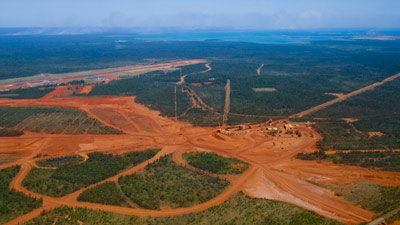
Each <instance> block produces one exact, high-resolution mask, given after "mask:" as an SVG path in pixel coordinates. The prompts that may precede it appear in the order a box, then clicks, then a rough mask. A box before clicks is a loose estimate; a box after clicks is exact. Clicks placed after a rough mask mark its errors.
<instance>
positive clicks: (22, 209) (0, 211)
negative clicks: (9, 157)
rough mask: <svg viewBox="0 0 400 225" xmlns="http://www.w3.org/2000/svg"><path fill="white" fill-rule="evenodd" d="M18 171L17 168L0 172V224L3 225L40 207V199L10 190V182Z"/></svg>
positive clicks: (9, 168) (18, 168)
mask: <svg viewBox="0 0 400 225" xmlns="http://www.w3.org/2000/svg"><path fill="white" fill-rule="evenodd" d="M19 170H20V167H19V166H14V167H8V168H6V169H2V170H0V224H4V223H6V222H7V221H10V220H12V219H14V218H17V217H19V216H21V215H23V214H26V213H28V212H30V211H32V210H34V209H36V208H39V207H40V206H41V205H42V200H41V199H36V198H31V197H28V196H26V195H25V194H23V193H21V192H16V191H14V190H10V188H9V185H10V183H11V180H12V179H13V178H14V177H15V176H16V175H17V173H18V171H19Z"/></svg>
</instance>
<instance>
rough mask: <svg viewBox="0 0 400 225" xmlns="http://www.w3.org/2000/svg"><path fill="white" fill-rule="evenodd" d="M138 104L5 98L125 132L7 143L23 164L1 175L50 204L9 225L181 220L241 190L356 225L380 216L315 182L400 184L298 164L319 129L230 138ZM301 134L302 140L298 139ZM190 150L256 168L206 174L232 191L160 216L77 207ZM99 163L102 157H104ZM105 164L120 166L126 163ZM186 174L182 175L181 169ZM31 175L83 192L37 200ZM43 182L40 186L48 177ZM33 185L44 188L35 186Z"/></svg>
mask: <svg viewBox="0 0 400 225" xmlns="http://www.w3.org/2000/svg"><path fill="white" fill-rule="evenodd" d="M134 100H135V98H134V97H92V98H86V97H80V98H72V97H60V98H41V99H29V100H12V99H0V105H1V106H7V107H26V106H31V105H37V106H52V107H68V108H75V109H79V110H82V111H85V112H86V113H87V115H88V116H90V117H92V118H94V119H96V120H97V121H99V123H100V122H101V123H102V124H104V125H105V126H108V127H111V128H113V129H116V130H122V131H123V132H124V134H121V135H86V134H82V135H77V136H70V135H66V134H56V135H50V134H45V133H30V132H29V133H26V134H24V135H22V136H21V137H5V138H2V139H0V149H2V152H7V149H10V148H12V149H13V151H16V152H21V153H24V154H23V156H22V157H21V158H20V159H18V160H16V161H13V162H7V163H4V164H2V165H0V169H2V168H7V167H10V166H13V165H21V170H20V172H19V173H18V174H17V176H16V177H15V179H13V180H12V182H11V184H10V188H12V189H14V190H17V191H21V192H24V193H25V194H28V195H31V196H33V197H38V198H42V199H43V207H42V208H40V209H38V210H34V211H32V212H31V213H28V214H26V215H24V216H21V217H18V218H16V219H15V220H12V221H10V224H16V223H18V222H25V221H28V220H30V219H32V218H34V217H37V216H39V215H40V213H41V211H42V210H43V209H46V210H49V209H54V208H57V207H59V206H61V205H66V206H70V207H86V208H89V209H98V210H103V211H108V212H114V213H120V214H127V215H136V216H153V217H165V216H177V215H183V214H189V213H195V212H200V211H203V210H206V209H209V208H211V207H214V206H218V205H220V204H222V203H223V202H225V201H227V200H228V201H229V199H230V198H231V197H232V196H235V194H237V193H238V192H240V191H243V192H244V193H245V194H246V195H249V196H251V197H255V198H266V199H273V200H279V201H285V202H288V203H291V204H295V205H297V206H300V207H302V208H305V209H308V210H312V211H314V212H317V213H318V214H321V215H323V216H326V217H329V218H332V219H335V220H338V221H341V222H344V223H347V224H357V223H360V222H363V221H370V220H372V219H373V218H374V215H375V214H374V213H373V212H371V211H368V210H365V209H362V208H360V207H359V206H356V205H353V204H351V203H350V202H348V201H346V200H345V199H343V198H341V197H338V196H335V195H334V193H333V192H332V191H329V190H326V189H324V188H322V187H319V186H317V185H314V184H313V183H318V184H321V185H329V184H344V183H349V182H352V181H369V182H372V183H376V184H380V185H392V186H396V185H397V186H398V185H400V174H399V173H398V172H389V171H376V170H369V169H365V168H360V167H353V166H342V165H336V164H333V163H330V162H313V161H311V162H305V161H302V160H297V159H295V156H296V155H297V154H298V153H302V152H313V151H315V150H316V149H317V146H316V143H317V142H318V141H319V140H320V139H321V137H320V136H319V134H318V133H317V132H315V130H313V128H311V127H309V126H306V125H305V124H304V123H297V124H293V125H291V127H290V128H289V125H288V124H287V122H286V121H274V122H273V125H272V126H270V127H269V126H268V125H266V124H265V123H262V124H257V125H252V126H246V127H242V128H234V129H231V130H229V129H226V128H228V127H222V128H221V129H222V130H224V132H221V133H217V132H216V129H215V128H210V127H193V126H191V125H190V124H188V123H183V122H176V121H174V120H171V119H168V118H166V117H162V116H160V115H159V112H157V111H152V110H149V109H148V108H146V107H144V106H143V105H140V104H137V103H135V101H134ZM53 116H54V115H53ZM54 117H55V116H54ZM44 118H46V117H44ZM133 127H134V128H135V129H133ZM268 128H271V129H272V128H276V129H277V132H276V133H273V132H267V131H268ZM149 129H153V131H152V132H149ZM89 130H90V129H89ZM279 131H282V132H279ZM296 132H299V133H301V135H296ZM149 147H159V148H162V150H161V151H160V152H158V153H157V154H155V155H153V156H152V157H151V158H149V159H148V160H146V161H143V162H138V164H136V166H133V167H131V168H129V169H127V168H126V167H120V166H116V165H110V168H115V169H116V170H113V171H108V170H104V168H103V169H102V170H97V169H95V170H93V169H92V170H90V169H89V170H88V171H101V173H100V172H99V173H98V174H96V176H95V177H93V176H86V175H88V174H87V173H82V172H79V173H77V172H76V171H84V170H82V169H83V168H84V167H85V168H86V167H87V168H92V167H91V166H88V164H91V163H90V162H91V161H90V160H91V157H90V156H92V155H91V154H90V153H91V152H96V153H92V154H100V153H97V152H102V153H112V155H108V156H107V157H108V158H113V159H114V158H116V159H117V158H118V159H119V158H123V157H122V156H120V155H121V154H124V153H126V152H130V151H141V150H143V149H145V148H149ZM8 151H9V150H8ZM187 151H192V152H204V151H207V152H215V153H217V154H219V155H224V156H226V157H229V158H237V159H239V160H241V161H243V162H246V163H248V164H249V165H250V167H249V168H248V169H247V170H246V171H245V172H244V173H243V174H240V175H214V176H210V175H208V174H202V175H201V176H208V177H209V178H210V179H211V178H213V179H226V180H228V181H229V182H230V183H231V185H230V186H229V187H227V188H226V189H225V190H224V191H223V192H222V193H220V194H218V195H216V196H215V198H210V197H209V198H204V199H203V201H197V202H196V201H195V202H196V203H195V205H191V204H187V202H185V204H182V205H172V207H178V208H175V209H172V208H169V207H163V206H164V205H162V204H160V210H148V209H141V208H127V207H121V206H110V205H103V204H99V203H88V202H80V201H78V197H79V196H80V195H81V194H82V193H84V191H86V190H90V189H91V188H94V187H96V186H98V185H101V184H103V183H107V182H114V183H115V182H118V181H119V180H120V179H123V177H130V176H132V175H133V174H135V173H136V174H135V175H137V174H140V173H141V171H143V169H144V170H146V169H145V168H151V167H152V165H153V166H154V165H157V160H162V159H165V157H164V158H163V156H165V155H167V154H173V155H172V160H173V161H175V162H176V163H177V164H178V165H180V164H181V163H182V162H181V161H180V160H181V159H182V154H183V153H184V152H187ZM71 155H86V156H89V157H88V159H87V160H86V161H84V162H83V163H80V164H78V165H74V166H73V167H71V168H74V169H71V170H73V171H75V172H74V173H71V171H66V172H63V171H61V172H58V173H59V174H58V175H54V176H53V174H55V173H56V172H55V171H60V170H65V167H62V166H61V167H57V169H55V170H54V169H50V168H46V169H44V168H37V163H36V161H41V160H44V159H49V158H55V157H65V156H71ZM107 157H106V158H107ZM84 158H85V157H84ZM99 158H101V157H100V155H99ZM108 158H107V159H108ZM92 159H93V157H92ZM100 161H102V160H100ZM105 161H107V162H108V161H110V162H114V161H119V160H105ZM122 161H123V160H122ZM171 162H172V161H170V162H168V163H171ZM39 164H40V163H39ZM96 165H98V164H96ZM178 165H175V166H178ZM178 167H179V166H178ZM76 168H79V169H76ZM172 168H173V167H172ZM179 168H180V169H183V168H182V167H179ZM124 169H125V170H124ZM155 170H156V169H155ZM183 170H184V169H183ZM103 172H104V173H103ZM186 172H187V171H186ZM192 172H193V171H191V172H190V173H192ZM32 173H36V174H39V175H40V176H42V177H52V176H53V177H52V179H55V178H57V179H58V180H64V181H65V180H71V179H72V180H74V179H75V180H78V181H79V182H81V183H79V182H76V183H79V185H78V189H79V190H78V189H76V188H72V189H71V191H70V194H66V195H65V194H64V193H62V194H60V193H58V192H57V193H56V194H50V195H53V196H63V197H50V196H48V192H47V191H37V190H34V189H32V190H34V191H36V192H40V193H42V194H38V193H35V192H33V191H31V190H28V189H27V188H25V187H24V185H22V184H24V182H25V183H26V182H28V181H29V179H31V178H32ZM51 173H52V174H51ZM28 174H31V175H28ZM154 174H157V173H154ZM154 174H142V175H143V176H144V180H145V181H146V182H144V183H151V182H147V180H146V177H151V176H150V175H154ZM39 175H38V176H36V177H35V176H33V178H35V179H36V178H37V177H39V178H40V176H39ZM73 175H77V176H73ZM84 175H85V176H86V177H85V176H84ZM27 176H28V177H27ZM71 176H73V177H71ZM86 178H90V179H86ZM35 179H31V181H32V180H33V181H35ZM46 179H47V178H46ZM36 180H37V181H39V180H41V178H40V179H36ZM82 182H83V183H82ZM49 184H51V183H49ZM33 186H34V187H38V186H36V185H33ZM82 187H84V188H82ZM75 189H76V191H75ZM101 190H103V188H102V189H101ZM106 190H107V191H109V189H108V187H107V188H105V191H106ZM114 190H115V189H114ZM125 192H126V191H125ZM86 193H87V192H86ZM45 194H46V195H45ZM213 197H214V196H213ZM132 200H133V199H132ZM107 202H108V200H107ZM167 205H168V204H167ZM168 206H170V205H168ZM170 207H171V206H170ZM179 207H183V208H179Z"/></svg>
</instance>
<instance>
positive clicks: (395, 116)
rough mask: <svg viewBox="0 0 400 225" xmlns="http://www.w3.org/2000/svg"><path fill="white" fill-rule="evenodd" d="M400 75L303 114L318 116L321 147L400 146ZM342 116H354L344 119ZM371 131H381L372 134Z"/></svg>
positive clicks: (386, 147) (375, 147)
mask: <svg viewBox="0 0 400 225" xmlns="http://www.w3.org/2000/svg"><path fill="white" fill-rule="evenodd" d="M399 97H400V79H395V80H393V81H391V82H388V83H386V84H384V85H382V86H379V87H376V88H375V89H373V90H371V91H367V92H364V93H362V94H360V95H357V96H354V97H352V98H350V99H347V100H346V101H343V102H340V103H337V104H335V105H333V106H330V107H328V108H326V109H323V110H321V111H318V112H315V113H313V114H311V115H309V116H308V118H302V120H313V118H322V120H316V122H317V124H316V125H315V126H316V128H317V130H318V131H319V132H320V133H321V134H322V135H323V137H324V139H323V140H322V141H320V143H319V144H320V146H321V148H322V149H338V150H341V149H397V148H400V114H399V113H400V102H399V101H398V98H399ZM342 118H351V119H352V121H353V122H345V121H343V120H340V119H342ZM368 132H381V133H382V134H381V136H370V135H369V133H368Z"/></svg>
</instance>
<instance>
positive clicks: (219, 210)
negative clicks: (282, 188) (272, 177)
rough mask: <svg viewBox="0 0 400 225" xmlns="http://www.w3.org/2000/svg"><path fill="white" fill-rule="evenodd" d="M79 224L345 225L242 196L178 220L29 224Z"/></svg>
mask: <svg viewBox="0 0 400 225" xmlns="http://www.w3.org/2000/svg"><path fill="white" fill-rule="evenodd" d="M56 220H57V222H56V225H59V224H65V225H69V224H71V225H72V224H77V223H78V221H80V222H82V223H84V224H88V225H98V224H132V225H133V224H137V225H141V224H143V225H144V224H146V225H155V224H159V225H167V224H175V225H197V224H215V225H223V224H233V225H242V224H280V225H289V224H296V225H339V224H341V223H339V222H337V221H334V220H331V219H327V218H325V217H323V216H320V215H318V214H316V213H314V212H312V211H307V210H305V209H302V208H300V207H297V206H294V205H290V204H288V203H284V202H279V201H272V200H264V199H253V198H250V197H247V196H246V195H244V194H243V193H242V192H240V193H238V194H236V195H235V196H233V197H231V198H230V199H229V200H227V201H226V202H224V203H222V204H220V205H218V206H215V207H212V208H210V209H207V210H204V211H201V212H198V213H191V214H187V215H180V216H174V217H136V216H128V215H121V214H116V213H109V212H104V211H95V210H90V209H84V208H76V209H75V210H74V209H72V208H69V207H65V206H64V207H60V208H57V209H55V210H52V211H48V212H45V213H43V214H42V215H40V216H39V217H36V218H34V219H32V220H31V221H29V222H28V223H26V224H27V225H36V224H37V225H39V224H40V225H52V224H53V222H54V221H56Z"/></svg>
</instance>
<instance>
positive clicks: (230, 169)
mask: <svg viewBox="0 0 400 225" xmlns="http://www.w3.org/2000/svg"><path fill="white" fill-rule="evenodd" d="M183 158H184V159H185V160H186V161H187V162H188V164H189V165H191V166H193V167H195V168H197V169H201V170H205V171H208V172H211V173H216V174H241V173H243V172H244V171H245V170H247V169H248V168H249V164H248V163H245V162H243V161H241V160H239V159H236V158H225V157H222V156H220V155H217V154H214V153H204V152H200V153H193V152H190V153H185V154H183Z"/></svg>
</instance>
